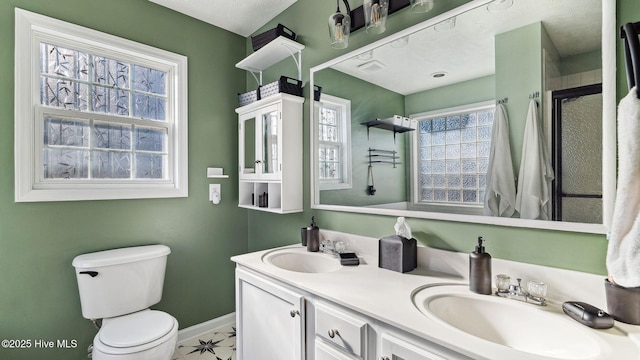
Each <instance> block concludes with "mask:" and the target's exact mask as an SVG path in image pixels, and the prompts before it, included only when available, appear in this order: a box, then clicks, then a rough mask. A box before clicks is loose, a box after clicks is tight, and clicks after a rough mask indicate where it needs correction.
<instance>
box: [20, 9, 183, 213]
mask: <svg viewBox="0 0 640 360" xmlns="http://www.w3.org/2000/svg"><path fill="white" fill-rule="evenodd" d="M15 43H16V58H17V59H18V58H19V59H22V60H21V61H18V62H17V64H16V68H15V99H16V110H15V128H16V137H15V152H16V162H15V167H16V171H15V174H16V189H15V197H16V201H18V202H21V201H67V200H96V199H132V198H159V197H186V196H187V194H188V190H187V175H188V174H187V149H188V144H187V58H186V57H184V56H182V55H178V54H174V53H171V52H168V51H165V50H161V49H157V48H153V47H150V46H147V45H143V44H140V43H136V42H133V41H130V40H126V39H122V38H119V37H115V36H112V35H109V34H105V33H102V32H98V31H95V30H92V29H88V28H84V27H80V26H77V25H74V24H70V23H67V22H63V21H59V20H56V19H52V18H49V17H46V16H42V15H39V14H35V13H31V12H28V11H24V10H21V9H16V31H15ZM32 44H33V45H32Z"/></svg>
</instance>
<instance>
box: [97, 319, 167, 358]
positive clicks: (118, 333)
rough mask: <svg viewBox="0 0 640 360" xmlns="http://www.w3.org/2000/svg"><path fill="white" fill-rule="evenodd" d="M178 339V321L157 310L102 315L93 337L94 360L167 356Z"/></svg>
mask: <svg viewBox="0 0 640 360" xmlns="http://www.w3.org/2000/svg"><path fill="white" fill-rule="evenodd" d="M177 339H178V321H177V320H176V319H175V318H174V317H173V316H171V315H169V314H167V313H165V312H162V311H156V310H142V311H139V312H136V313H133V314H129V315H123V316H118V317H115V318H110V319H104V320H103V321H102V327H101V328H100V331H99V332H98V334H97V335H96V336H95V338H94V339H93V354H92V359H94V360H168V359H171V356H172V355H173V353H174V351H175V347H176V342H177Z"/></svg>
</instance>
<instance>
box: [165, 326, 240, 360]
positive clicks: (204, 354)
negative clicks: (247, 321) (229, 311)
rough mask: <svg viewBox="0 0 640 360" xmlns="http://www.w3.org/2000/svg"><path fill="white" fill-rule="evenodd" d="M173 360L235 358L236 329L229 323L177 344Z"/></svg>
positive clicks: (227, 359) (224, 359)
mask: <svg viewBox="0 0 640 360" xmlns="http://www.w3.org/2000/svg"><path fill="white" fill-rule="evenodd" d="M172 359H173V360H235V359H236V329H235V325H229V326H225V327H222V328H220V329H217V330H215V331H212V332H209V333H205V334H202V335H199V336H197V337H196V338H193V339H188V340H185V341H183V342H181V343H179V344H178V346H177V349H176V352H175V354H174V355H173V358H172Z"/></svg>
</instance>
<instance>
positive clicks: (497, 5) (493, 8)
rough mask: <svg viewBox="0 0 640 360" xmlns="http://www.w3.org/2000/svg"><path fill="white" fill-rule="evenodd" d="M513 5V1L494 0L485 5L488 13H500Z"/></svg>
mask: <svg viewBox="0 0 640 360" xmlns="http://www.w3.org/2000/svg"><path fill="white" fill-rule="evenodd" d="M512 5H513V0H494V1H493V2H491V3H490V4H489V5H487V11H489V12H501V11H506V10H507V9H508V8H510V7H511V6H512Z"/></svg>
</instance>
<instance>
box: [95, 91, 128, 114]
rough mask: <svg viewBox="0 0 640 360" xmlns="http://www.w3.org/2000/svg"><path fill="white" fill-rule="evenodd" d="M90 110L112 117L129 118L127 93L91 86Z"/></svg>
mask: <svg viewBox="0 0 640 360" xmlns="http://www.w3.org/2000/svg"><path fill="white" fill-rule="evenodd" d="M91 99H92V101H91V105H92V106H91V110H92V111H95V112H102V113H107V114H113V115H121V116H129V92H128V91H124V90H119V89H112V88H108V87H104V86H93V87H92V91H91Z"/></svg>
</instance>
